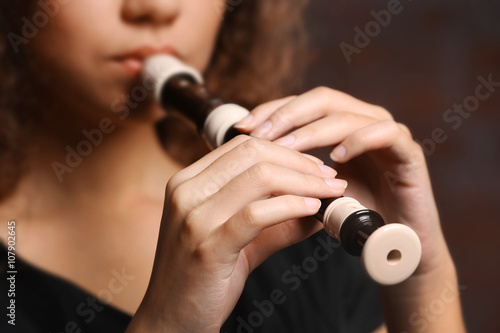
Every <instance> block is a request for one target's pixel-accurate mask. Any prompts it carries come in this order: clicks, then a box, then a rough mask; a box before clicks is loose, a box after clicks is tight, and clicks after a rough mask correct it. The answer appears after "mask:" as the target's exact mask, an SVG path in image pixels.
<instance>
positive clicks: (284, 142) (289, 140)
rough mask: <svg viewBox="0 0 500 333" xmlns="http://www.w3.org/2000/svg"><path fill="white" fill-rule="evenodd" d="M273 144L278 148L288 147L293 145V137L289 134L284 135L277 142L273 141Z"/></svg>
mask: <svg viewBox="0 0 500 333" xmlns="http://www.w3.org/2000/svg"><path fill="white" fill-rule="evenodd" d="M274 143H277V144H279V145H280V146H284V147H290V146H291V145H293V144H294V143H295V135H291V134H288V135H285V136H283V137H281V138H279V139H277V140H274Z"/></svg>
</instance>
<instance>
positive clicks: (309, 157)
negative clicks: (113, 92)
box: [302, 153, 325, 164]
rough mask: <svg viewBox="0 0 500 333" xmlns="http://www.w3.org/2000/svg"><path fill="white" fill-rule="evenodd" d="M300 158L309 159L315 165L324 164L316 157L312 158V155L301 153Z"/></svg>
mask: <svg viewBox="0 0 500 333" xmlns="http://www.w3.org/2000/svg"><path fill="white" fill-rule="evenodd" d="M302 156H304V157H306V158H308V159H310V160H311V161H313V162H316V164H325V162H323V161H322V160H320V159H319V158H317V157H316V156H313V155H310V154H306V153H302Z"/></svg>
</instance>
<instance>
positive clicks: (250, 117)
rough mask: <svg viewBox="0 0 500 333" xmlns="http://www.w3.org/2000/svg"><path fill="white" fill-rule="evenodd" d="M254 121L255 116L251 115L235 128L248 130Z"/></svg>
mask: <svg viewBox="0 0 500 333" xmlns="http://www.w3.org/2000/svg"><path fill="white" fill-rule="evenodd" d="M252 120H253V115H251V114H249V115H248V116H246V117H245V118H243V119H241V120H240V121H239V122H237V123H236V124H235V125H234V128H247V127H248V126H249V125H250V124H251V123H252Z"/></svg>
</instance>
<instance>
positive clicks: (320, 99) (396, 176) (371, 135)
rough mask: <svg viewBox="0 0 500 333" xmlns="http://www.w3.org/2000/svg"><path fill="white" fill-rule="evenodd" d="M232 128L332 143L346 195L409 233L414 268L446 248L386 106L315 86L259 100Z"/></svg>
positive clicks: (414, 153) (298, 143)
mask: <svg viewBox="0 0 500 333" xmlns="http://www.w3.org/2000/svg"><path fill="white" fill-rule="evenodd" d="M238 127H239V128H240V129H242V130H244V131H246V132H248V133H250V134H251V135H252V136H255V137H259V138H262V139H266V140H275V142H276V143H278V144H280V145H283V146H286V147H289V148H292V149H296V150H299V151H307V150H310V149H313V148H318V147H329V146H336V147H335V149H333V152H332V154H331V155H330V156H331V158H332V159H333V160H334V161H335V162H337V164H336V165H335V168H336V169H337V170H338V172H339V174H340V176H341V177H342V178H344V179H347V181H348V182H349V187H348V189H347V191H346V195H347V196H352V197H354V198H356V199H357V200H359V201H360V202H361V203H362V204H363V205H365V206H367V207H369V208H372V209H374V210H376V211H378V212H379V213H381V214H382V216H383V217H384V219H385V220H386V222H388V223H393V222H399V223H403V224H406V225H408V226H410V227H411V228H412V229H413V230H415V231H416V232H417V234H418V236H419V238H420V240H421V242H422V250H423V252H422V260H421V264H420V266H419V268H418V269H417V272H416V273H415V274H420V273H424V272H426V271H429V270H433V269H434V268H435V267H437V266H439V265H440V264H441V263H442V259H443V255H447V254H448V252H447V251H444V250H445V249H446V246H445V243H444V238H443V236H442V233H441V229H440V225H439V217H438V213H437V209H436V205H435V202H434V197H433V194H432V188H431V185H430V181H429V176H428V172H427V167H426V163H425V156H424V154H423V151H422V149H421V147H420V146H419V145H418V144H417V143H416V142H415V141H413V139H412V136H411V134H410V131H409V130H408V128H407V127H406V126H405V125H403V124H400V123H397V122H395V121H394V119H393V117H392V116H391V114H390V113H389V112H388V111H387V110H385V109H383V108H382V107H379V106H375V105H372V104H368V103H365V102H363V101H360V100H358V99H355V98H353V97H352V96H349V95H347V94H345V93H342V92H339V91H335V90H332V89H329V88H324V87H320V88H316V89H313V90H311V91H309V92H306V93H305V94H303V95H300V96H291V97H287V98H284V99H281V100H276V101H272V102H269V103H267V104H263V105H261V106H259V107H257V108H256V109H255V110H253V111H252V113H251V116H250V117H248V118H247V119H244V120H243V121H241V122H240V123H239V124H238Z"/></svg>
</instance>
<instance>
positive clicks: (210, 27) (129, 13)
mask: <svg viewBox="0 0 500 333" xmlns="http://www.w3.org/2000/svg"><path fill="white" fill-rule="evenodd" d="M44 2H45V3H46V4H47V5H46V6H41V5H40V4H39V3H38V1H37V2H36V4H35V13H37V12H40V11H43V12H47V10H44V9H43V7H45V8H51V9H52V10H51V13H47V16H48V17H49V19H48V23H47V25H45V26H42V27H40V29H39V33H38V34H37V35H36V36H35V37H33V38H32V39H31V40H30V41H29V44H28V45H27V47H28V49H29V50H30V52H31V53H30V54H33V55H34V57H33V59H36V60H35V63H36V64H37V66H35V67H34V68H36V74H37V75H40V76H41V77H42V78H43V79H42V80H43V81H42V82H44V83H46V84H47V83H48V85H49V87H48V88H49V91H50V92H51V93H50V96H51V97H52V98H54V99H56V100H57V99H59V100H60V101H63V102H64V103H65V105H66V106H67V107H75V109H79V111H78V112H79V114H81V110H84V111H85V112H84V114H85V116H86V117H89V116H90V117H92V118H96V117H103V116H105V115H106V114H109V115H110V114H113V113H114V114H116V115H117V116H119V117H121V118H123V117H124V116H123V115H122V114H120V112H121V111H120V110H124V108H127V109H129V111H130V115H133V117H138V116H140V115H142V117H144V116H145V117H146V118H148V119H149V118H156V119H157V118H158V117H159V116H161V114H160V113H159V111H158V110H156V111H151V110H154V109H155V108H153V107H152V103H151V102H149V103H148V102H146V103H142V104H141V103H138V102H141V101H142V99H143V98H144V96H143V94H141V93H142V92H143V91H144V90H143V89H141V88H137V86H140V85H141V84H142V83H141V80H140V72H141V68H142V62H143V59H144V57H147V56H148V55H151V54H156V53H169V54H173V55H175V56H177V57H179V58H180V59H181V60H182V61H184V62H186V63H188V64H190V65H192V66H194V67H195V68H197V69H199V70H200V71H203V70H204V69H205V67H206V66H207V64H208V62H209V59H210V56H211V53H212V51H213V47H214V43H215V39H216V37H217V33H218V30H219V26H220V23H221V14H222V12H221V8H224V0H105V1H103V0H64V1H63V0H45V1H44ZM35 15H36V14H35ZM134 88H136V89H135V90H134ZM148 101H150V99H148ZM68 111H69V112H72V110H68Z"/></svg>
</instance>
